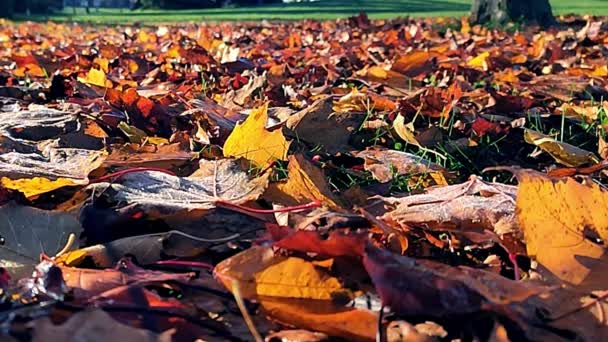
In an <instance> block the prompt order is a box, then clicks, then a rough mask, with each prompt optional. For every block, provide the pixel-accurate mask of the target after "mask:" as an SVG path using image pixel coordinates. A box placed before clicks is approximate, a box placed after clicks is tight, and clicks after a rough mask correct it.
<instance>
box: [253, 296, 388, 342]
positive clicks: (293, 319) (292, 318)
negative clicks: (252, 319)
mask: <svg viewBox="0 0 608 342" xmlns="http://www.w3.org/2000/svg"><path fill="white" fill-rule="evenodd" d="M260 304H261V306H262V308H263V309H264V311H266V313H268V315H270V316H271V317H273V318H274V319H276V320H278V321H280V322H282V323H285V324H289V325H293V326H297V327H299V328H304V329H310V330H314V331H320V332H323V333H326V334H328V335H331V336H339V337H342V338H344V339H345V340H347V341H374V338H375V335H376V325H377V321H378V316H377V314H376V313H374V312H371V311H367V310H357V309H354V308H347V307H338V306H337V305H335V304H333V303H332V302H330V301H320V300H316V301H311V300H303V299H299V300H296V299H289V300H286V299H277V298H262V299H261V300H260Z"/></svg>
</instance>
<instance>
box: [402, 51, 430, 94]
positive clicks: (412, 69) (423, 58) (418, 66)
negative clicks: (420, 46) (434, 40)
mask: <svg viewBox="0 0 608 342" xmlns="http://www.w3.org/2000/svg"><path fill="white" fill-rule="evenodd" d="M437 56H438V54H437V53H435V52H427V51H414V52H411V53H408V54H406V55H403V56H401V57H399V58H398V59H397V60H396V61H395V63H393V66H392V67H391V70H393V71H396V72H398V73H401V74H404V75H406V76H408V77H416V76H418V75H420V74H424V73H428V72H430V71H432V70H433V69H434V68H435V60H436V58H437ZM404 87H405V85H404Z"/></svg>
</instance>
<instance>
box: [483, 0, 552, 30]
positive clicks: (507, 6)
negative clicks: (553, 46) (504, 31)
mask: <svg viewBox="0 0 608 342" xmlns="http://www.w3.org/2000/svg"><path fill="white" fill-rule="evenodd" d="M471 19H472V21H473V22H475V23H478V24H484V23H488V22H494V23H498V24H502V23H505V22H507V21H509V20H515V21H517V20H523V21H525V22H528V23H536V24H538V25H541V26H549V25H552V24H554V22H555V19H554V18H553V13H552V11H551V5H550V4H549V0H473V5H472V7H471Z"/></svg>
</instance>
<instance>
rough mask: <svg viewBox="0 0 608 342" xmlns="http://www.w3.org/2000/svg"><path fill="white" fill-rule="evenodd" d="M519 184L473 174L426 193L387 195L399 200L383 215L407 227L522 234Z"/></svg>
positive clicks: (500, 234)
mask: <svg viewBox="0 0 608 342" xmlns="http://www.w3.org/2000/svg"><path fill="white" fill-rule="evenodd" d="M516 193H517V187H515V186H511V185H505V184H499V183H489V182H485V181H483V180H481V179H480V178H478V177H475V176H472V177H471V178H470V179H469V181H468V182H465V183H462V184H455V185H448V186H443V187H442V186H438V187H433V188H431V189H428V190H427V191H426V192H425V193H423V194H418V195H411V196H407V197H402V198H385V199H384V200H385V201H386V202H389V203H393V204H396V205H397V207H396V208H395V210H393V211H390V212H388V213H386V214H385V215H384V216H383V218H384V219H386V220H392V221H395V222H397V223H399V224H401V225H403V226H405V227H407V226H417V225H424V226H428V227H431V228H432V229H457V230H458V231H466V230H477V231H479V230H484V229H485V230H490V231H493V232H495V233H496V234H498V236H500V237H503V236H504V235H506V234H512V235H514V236H516V237H518V236H520V235H521V232H520V229H519V226H518V224H517V218H516V217H515V199H516Z"/></svg>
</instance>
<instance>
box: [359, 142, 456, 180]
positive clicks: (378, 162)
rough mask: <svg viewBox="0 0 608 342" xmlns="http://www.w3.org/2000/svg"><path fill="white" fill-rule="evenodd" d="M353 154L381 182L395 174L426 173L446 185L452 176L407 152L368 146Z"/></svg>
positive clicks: (392, 177) (390, 178) (393, 176)
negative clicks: (361, 160) (363, 162)
mask: <svg viewBox="0 0 608 342" xmlns="http://www.w3.org/2000/svg"><path fill="white" fill-rule="evenodd" d="M354 155H355V156H356V157H358V158H362V159H363V160H365V169H366V170H367V171H370V172H371V173H372V175H373V176H374V178H375V179H377V180H378V181H380V182H382V183H386V182H390V181H391V180H393V179H394V178H395V177H396V176H403V175H411V176H413V175H427V174H428V175H430V177H432V178H433V179H434V180H435V182H436V184H437V185H447V184H448V182H447V179H449V178H452V177H451V175H450V174H449V173H448V171H447V170H446V169H444V168H442V167H440V166H439V165H435V164H433V163H431V162H429V161H427V160H425V159H424V158H422V157H419V156H416V155H413V154H410V153H407V152H401V151H395V150H389V149H382V148H368V149H366V150H364V151H361V152H357V153H355V154H354Z"/></svg>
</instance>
